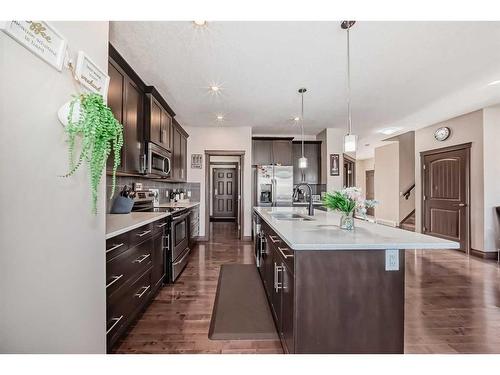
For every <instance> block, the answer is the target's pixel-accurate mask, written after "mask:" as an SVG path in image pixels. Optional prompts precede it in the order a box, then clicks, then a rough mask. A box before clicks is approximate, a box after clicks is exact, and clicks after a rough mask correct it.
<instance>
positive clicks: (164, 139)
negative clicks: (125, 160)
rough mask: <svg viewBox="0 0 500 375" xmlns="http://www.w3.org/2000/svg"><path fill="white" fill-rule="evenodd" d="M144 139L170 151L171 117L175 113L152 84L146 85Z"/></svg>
mask: <svg viewBox="0 0 500 375" xmlns="http://www.w3.org/2000/svg"><path fill="white" fill-rule="evenodd" d="M145 112H146V113H145V114H146V116H145V119H146V121H145V135H146V140H147V141H149V142H153V143H154V144H156V145H157V146H160V147H163V148H164V149H166V150H168V151H172V117H173V116H175V113H174V112H173V111H172V110H171V109H170V107H169V106H168V104H167V103H166V102H165V100H164V99H163V98H162V97H161V95H160V94H159V93H158V91H157V90H156V89H155V88H154V87H153V86H148V87H146V106H145Z"/></svg>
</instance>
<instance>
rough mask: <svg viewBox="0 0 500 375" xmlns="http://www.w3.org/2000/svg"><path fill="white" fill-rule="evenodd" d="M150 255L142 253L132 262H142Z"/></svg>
mask: <svg viewBox="0 0 500 375" xmlns="http://www.w3.org/2000/svg"><path fill="white" fill-rule="evenodd" d="M150 256H151V254H144V255H141V256H140V257H139V258H137V259H136V260H134V261H133V262H132V263H142V262H144V261H145V260H146V259H148V258H149V257H150Z"/></svg>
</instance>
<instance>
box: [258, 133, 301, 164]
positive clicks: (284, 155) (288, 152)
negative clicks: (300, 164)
mask: <svg viewBox="0 0 500 375" xmlns="http://www.w3.org/2000/svg"><path fill="white" fill-rule="evenodd" d="M292 163H293V160H292V139H291V138H283V139H275V138H269V139H266V138H253V139H252V164H253V165H292Z"/></svg>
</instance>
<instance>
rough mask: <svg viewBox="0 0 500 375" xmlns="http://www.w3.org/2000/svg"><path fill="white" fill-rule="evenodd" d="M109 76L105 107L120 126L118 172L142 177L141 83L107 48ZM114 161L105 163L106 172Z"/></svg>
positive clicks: (142, 109) (142, 90) (142, 106)
mask: <svg viewBox="0 0 500 375" xmlns="http://www.w3.org/2000/svg"><path fill="white" fill-rule="evenodd" d="M108 74H109V76H110V82H109V90H108V105H109V107H110V108H111V111H112V112H113V114H114V116H115V117H116V119H117V120H118V121H120V123H121V124H122V125H123V148H122V155H121V165H120V167H119V171H121V172H126V173H135V174H137V173H142V171H143V162H142V155H143V153H144V145H143V136H144V135H143V124H144V83H143V82H142V81H141V80H140V79H139V78H138V77H137V76H136V75H135V73H133V70H132V69H131V68H130V66H128V64H127V63H126V62H125V61H124V60H123V59H122V58H121V56H120V55H119V54H118V53H117V52H116V50H114V49H113V48H112V47H111V46H110V58H109V63H108ZM113 163H114V159H113V156H112V155H111V156H110V157H109V159H108V169H111V168H112V167H113Z"/></svg>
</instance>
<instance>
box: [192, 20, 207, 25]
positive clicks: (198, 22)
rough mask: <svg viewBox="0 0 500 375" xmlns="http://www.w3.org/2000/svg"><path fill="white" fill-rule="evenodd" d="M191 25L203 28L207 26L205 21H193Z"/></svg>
mask: <svg viewBox="0 0 500 375" xmlns="http://www.w3.org/2000/svg"><path fill="white" fill-rule="evenodd" d="M193 23H194V24H195V25H196V26H205V25H206V24H207V21H205V20H195V21H193Z"/></svg>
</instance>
